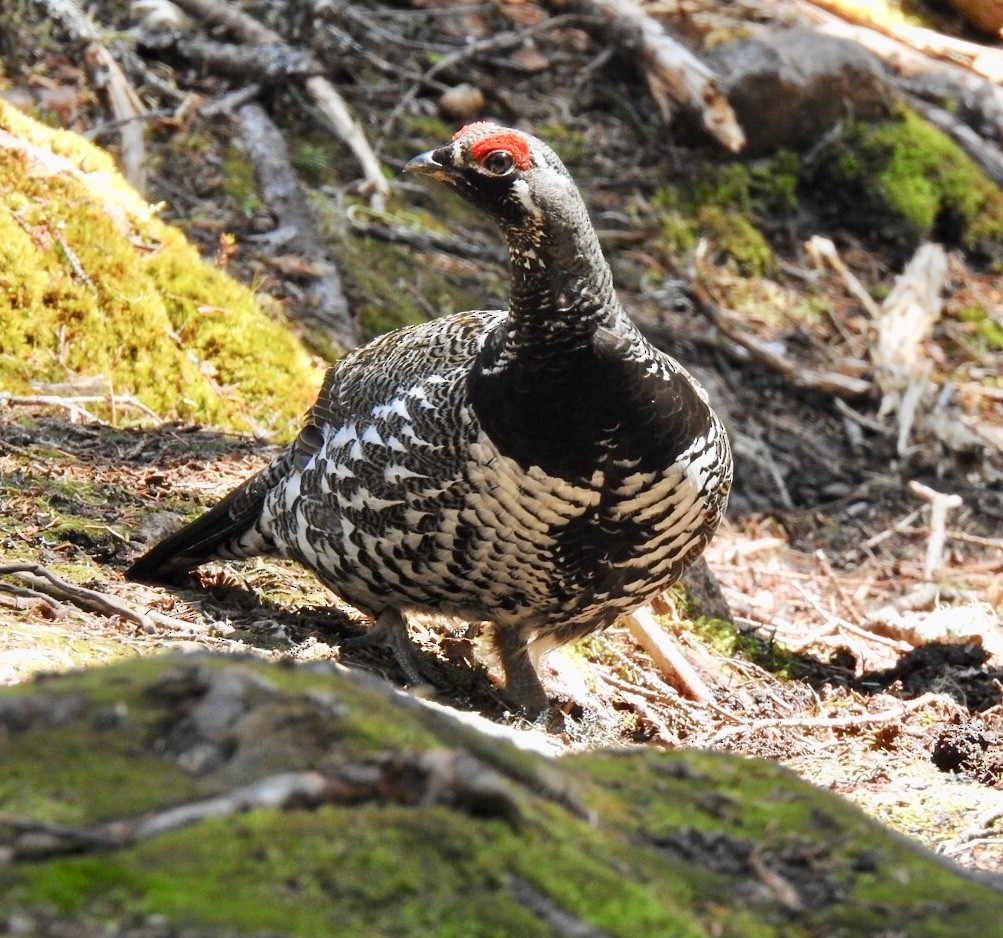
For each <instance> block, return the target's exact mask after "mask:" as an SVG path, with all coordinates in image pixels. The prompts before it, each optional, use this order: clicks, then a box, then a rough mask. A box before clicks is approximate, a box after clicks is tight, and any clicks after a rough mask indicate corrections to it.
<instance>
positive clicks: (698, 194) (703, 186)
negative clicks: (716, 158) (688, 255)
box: [651, 151, 799, 277]
mask: <svg viewBox="0 0 1003 938" xmlns="http://www.w3.org/2000/svg"><path fill="white" fill-rule="evenodd" d="M798 166H799V164H798V160H797V158H796V157H795V156H794V155H793V154H791V153H788V152H786V151H782V152H780V153H778V154H776V155H775V156H774V157H772V158H771V159H768V160H759V161H756V162H755V163H750V164H745V163H738V162H734V163H727V164H724V165H718V166H714V165H707V166H704V167H701V168H700V170H699V171H698V173H697V175H696V176H695V177H694V178H692V179H690V180H687V181H686V182H685V183H681V184H679V185H668V186H661V187H659V188H658V189H657V190H655V192H654V193H653V195H652V198H651V203H652V205H653V206H654V207H655V208H656V209H657V210H658V212H659V226H660V229H661V231H660V238H659V245H660V246H661V247H662V249H663V250H665V251H666V252H667V253H669V254H672V255H677V254H680V253H685V252H686V251H689V250H691V249H692V248H693V247H694V246H695V245H696V243H697V241H698V240H699V239H700V238H707V239H708V240H709V241H710V243H711V245H712V247H713V249H714V250H715V251H716V252H717V253H718V254H719V255H720V259H721V260H722V261H730V262H731V263H733V264H734V266H735V267H736V268H737V270H738V271H739V273H741V274H742V275H744V276H746V277H763V276H773V275H774V274H775V273H776V270H777V262H776V257H775V255H774V253H773V249H772V248H771V247H770V244H769V242H768V241H767V239H766V238H765V236H764V235H763V233H762V232H761V231H760V229H759V228H758V227H757V225H758V224H761V220H769V221H771V222H775V221H776V220H777V218H782V217H785V216H788V215H790V214H792V213H793V212H794V211H795V210H796V208H797V205H798V199H797V171H798Z"/></svg>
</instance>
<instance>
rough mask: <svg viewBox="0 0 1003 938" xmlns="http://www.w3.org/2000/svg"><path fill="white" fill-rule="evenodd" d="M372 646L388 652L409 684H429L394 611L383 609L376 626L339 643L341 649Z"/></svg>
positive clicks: (411, 642)
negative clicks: (385, 649)
mask: <svg viewBox="0 0 1003 938" xmlns="http://www.w3.org/2000/svg"><path fill="white" fill-rule="evenodd" d="M374 646H375V647H378V648H388V649H389V650H390V653H391V654H392V655H393V656H394V661H396V662H397V665H398V667H399V668H400V669H401V671H403V672H404V677H405V679H406V680H407V682H408V683H409V684H427V683H429V679H428V678H427V677H426V676H425V674H424V671H423V669H422V664H421V660H420V658H419V657H418V649H417V648H416V647H415V644H414V642H413V641H411V636H410V635H408V631H407V623H406V622H405V621H404V616H402V615H401V614H400V613H399V612H398V611H397V610H396V609H384V610H383V612H381V613H380V614H379V615H378V616H377V617H376V624H375V625H374V626H373V627H372V628H371V629H370V630H369V631H368V632H366V633H365V634H363V635H357V636H355V637H354V638H346V639H345V640H344V641H343V642H342V643H341V647H342V648H372V647H374Z"/></svg>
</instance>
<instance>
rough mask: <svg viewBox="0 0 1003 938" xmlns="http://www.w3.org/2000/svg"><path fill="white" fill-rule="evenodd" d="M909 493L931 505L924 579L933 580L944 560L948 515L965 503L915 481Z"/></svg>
mask: <svg viewBox="0 0 1003 938" xmlns="http://www.w3.org/2000/svg"><path fill="white" fill-rule="evenodd" d="M909 491H910V492H912V494H913V495H915V496H916V497H917V498H921V499H923V501H925V502H927V503H929V505H930V539H929V541H927V545H926V560H925V562H924V564H923V577H924V579H926V580H931V579H933V574H934V571H935V570H936V569H937V567H939V566H940V562H941V561H942V560H943V559H944V543H945V542H946V540H947V513H948V512H949V511H951V509H953V508H960V507H961V506H962V505H963V504H964V502H963V501H962V499H961V496H960V495H945V494H944V493H943V492H938V491H936V490H935V489H932V488H930V487H929V486H928V485H923V483H922V482H917V481H916V480H915V479H914V480H912V481H911V482H910V483H909Z"/></svg>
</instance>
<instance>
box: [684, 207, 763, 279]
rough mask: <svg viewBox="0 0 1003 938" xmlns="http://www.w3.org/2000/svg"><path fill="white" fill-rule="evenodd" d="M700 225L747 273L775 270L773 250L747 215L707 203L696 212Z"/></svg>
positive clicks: (755, 274)
mask: <svg viewBox="0 0 1003 938" xmlns="http://www.w3.org/2000/svg"><path fill="white" fill-rule="evenodd" d="M697 227H698V228H699V229H700V230H701V231H703V232H706V235H707V237H708V238H710V240H711V241H712V242H713V243H714V245H715V246H716V247H717V249H718V250H719V251H721V252H722V253H723V254H724V255H725V256H726V257H728V258H730V259H731V260H732V261H734V263H735V266H736V267H737V268H738V270H739V272H740V273H742V274H743V275H744V276H746V277H763V276H772V275H773V274H775V273H776V271H777V260H776V257H775V256H774V254H773V249H772V248H771V247H770V245H769V244H768V243H767V241H766V238H764V237H763V235H762V234H761V233H760V232H759V230H758V229H757V228H756V227H755V226H754V225H753V224H752V222H750V221H749V220H748V219H747V218H746V217H745V216H744V215H740V214H738V213H737V212H729V211H725V210H723V209H720V208H717V207H715V206H711V205H705V206H704V207H703V208H701V209H700V211H699V213H698V214H697Z"/></svg>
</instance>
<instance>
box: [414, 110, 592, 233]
mask: <svg viewBox="0 0 1003 938" xmlns="http://www.w3.org/2000/svg"><path fill="white" fill-rule="evenodd" d="M404 172H406V173H421V174H423V175H425V176H431V177H432V178H433V179H438V180H439V181H440V182H444V183H446V185H448V186H450V187H451V188H453V189H455V190H456V191H457V192H459V193H460V194H461V195H462V196H464V198H466V199H467V200H468V201H469V202H471V203H473V204H474V205H475V206H477V207H478V208H480V209H482V210H484V211H486V212H488V213H489V214H490V215H491V216H492V217H493V218H494V219H495V221H496V222H498V223H499V224H500V225H501V226H502V228H503V229H504V230H505V231H506V232H507V233H509V234H510V235H518V236H522V237H525V236H527V235H529V234H530V232H532V231H536V232H542V231H543V230H545V228H546V226H547V223H548V221H549V222H553V221H555V220H556V219H558V218H560V217H561V216H562V215H564V214H565V213H572V214H573V213H575V212H577V211H583V209H580V208H579V206H581V199H580V197H579V195H578V192H577V190H576V188H575V185H574V183H573V182H572V180H571V176H570V175H569V174H568V171H567V170H566V169H565V168H564V164H563V163H561V161H560V159H559V158H558V156H557V154H556V153H554V151H553V150H551V149H550V147H548V146H547V145H546V144H545V143H544V142H543V141H542V140H538V139H537V138H536V137H533V136H531V135H530V134H527V133H523V132H522V131H521V130H513V129H512V128H510V127H502V126H501V125H500V124H494V123H491V122H490V121H478V122H477V123H475V124H468V125H467V126H466V127H463V128H461V129H460V130H459V131H457V133H456V134H455V135H454V136H453V139H452V140H451V141H450V142H449V143H448V144H446V145H445V146H444V147H439V148H438V149H435V150H429V151H428V152H427V153H422V154H420V155H419V156H416V157H415V158H414V159H413V160H411V161H410V162H409V163H408V164H407V165H406V166H405V167H404ZM532 240H536V238H532Z"/></svg>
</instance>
